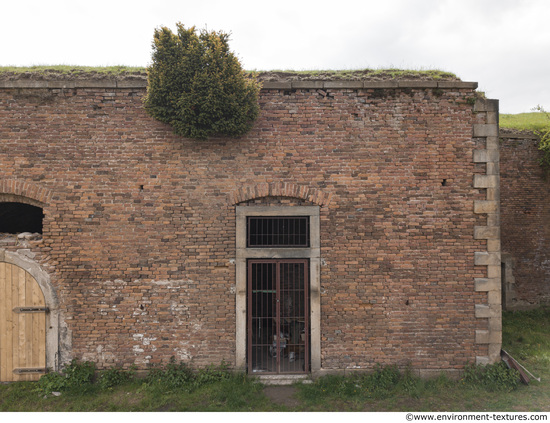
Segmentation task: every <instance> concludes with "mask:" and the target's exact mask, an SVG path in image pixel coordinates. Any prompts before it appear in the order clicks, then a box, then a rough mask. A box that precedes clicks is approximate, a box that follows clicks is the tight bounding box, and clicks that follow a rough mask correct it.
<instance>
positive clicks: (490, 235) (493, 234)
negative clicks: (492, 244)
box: [474, 226, 500, 239]
mask: <svg viewBox="0 0 550 423" xmlns="http://www.w3.org/2000/svg"><path fill="white" fill-rule="evenodd" d="M474 239H500V227H498V226H476V227H474Z"/></svg>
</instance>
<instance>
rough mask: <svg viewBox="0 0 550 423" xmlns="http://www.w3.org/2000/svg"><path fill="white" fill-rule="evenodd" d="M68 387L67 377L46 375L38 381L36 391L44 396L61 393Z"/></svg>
mask: <svg viewBox="0 0 550 423" xmlns="http://www.w3.org/2000/svg"><path fill="white" fill-rule="evenodd" d="M66 387H67V377H66V376H65V375H63V374H61V373H56V372H51V373H46V374H45V375H43V376H41V377H40V379H38V383H37V385H36V390H37V391H38V392H39V393H41V394H44V395H49V394H51V393H52V392H61V391H63V390H65V388H66Z"/></svg>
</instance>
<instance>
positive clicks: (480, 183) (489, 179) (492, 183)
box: [474, 174, 498, 188]
mask: <svg viewBox="0 0 550 423" xmlns="http://www.w3.org/2000/svg"><path fill="white" fill-rule="evenodd" d="M497 187H498V175H479V174H478V175H474V188H497Z"/></svg>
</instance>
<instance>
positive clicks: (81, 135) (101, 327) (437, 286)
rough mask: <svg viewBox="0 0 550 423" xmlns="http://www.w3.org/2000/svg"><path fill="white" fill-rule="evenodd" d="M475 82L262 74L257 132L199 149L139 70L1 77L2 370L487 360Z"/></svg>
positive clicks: (446, 365)
mask: <svg viewBox="0 0 550 423" xmlns="http://www.w3.org/2000/svg"><path fill="white" fill-rule="evenodd" d="M476 87H477V84H475V83H469V82H461V81H457V80H399V79H392V80H381V81H372V80H353V81H342V80H297V79H296V80H290V79H287V80H278V81H266V82H264V86H263V89H262V91H261V95H260V106H261V115H260V118H259V119H258V121H257V122H256V124H255V126H254V128H253V130H252V131H251V132H250V133H248V134H247V135H246V136H244V137H242V138H239V139H229V138H213V139H209V140H207V141H196V140H190V139H182V138H180V137H178V136H175V135H174V134H173V133H172V131H171V128H170V127H168V126H166V125H164V124H162V123H159V122H157V121H155V120H153V119H152V118H151V117H149V116H148V115H147V114H146V113H145V111H144V109H143V104H142V98H143V96H144V94H145V92H146V84H145V81H144V80H142V79H139V78H135V79H118V80H117V79H104V80H97V79H81V80H69V79H63V78H58V79H47V80H36V79H15V80H10V79H9V78H7V79H4V80H3V81H0V122H1V126H0V206H2V207H3V208H2V210H3V211H2V212H1V213H2V214H1V215H0V219H1V220H2V221H4V222H7V223H6V225H7V226H6V225H5V226H3V229H1V230H0V232H3V233H4V234H3V236H2V238H1V239H0V290H3V292H5V293H6V294H5V296H4V297H1V296H0V303H2V304H0V307H2V308H0V325H1V326H0V332H3V330H4V329H5V328H7V327H13V332H14V334H13V336H12V335H10V336H11V338H10V339H5V337H4V338H2V339H0V349H1V353H0V363H1V367H2V369H6V370H3V374H2V375H1V378H0V379H1V380H14V379H17V380H18V379H21V378H32V377H35V376H32V375H35V374H39V371H40V369H42V368H45V367H49V368H53V369H58V368H60V366H61V365H62V364H63V363H65V362H67V361H68V360H69V359H71V358H73V357H76V358H79V359H83V360H92V361H94V362H96V364H97V366H98V367H99V368H106V367H110V366H114V365H124V366H129V365H131V364H136V365H137V366H138V367H139V368H145V367H146V366H147V365H155V364H158V363H161V362H167V361H168V360H169V359H170V357H172V356H174V357H175V358H176V359H177V360H183V361H186V362H189V363H190V364H191V365H192V366H197V367H200V366H205V365H207V364H211V363H214V364H218V363H220V362H221V361H222V360H224V361H225V362H227V363H229V364H230V365H231V366H232V367H234V368H238V369H245V370H247V371H248V372H249V373H251V374H268V373H275V374H285V373H289V374H309V373H312V374H313V375H318V374H323V373H326V372H345V371H355V370H368V369H372V368H373V367H374V366H375V364H376V363H379V364H382V365H385V364H397V365H399V366H405V365H407V364H410V365H411V366H412V367H413V368H414V369H415V370H417V371H419V372H421V373H422V374H430V372H432V371H433V372H439V371H440V370H446V371H449V372H454V371H460V370H461V369H462V368H463V367H464V366H465V365H466V364H467V363H472V362H480V363H486V362H492V361H495V360H497V359H498V357H499V351H500V337H501V320H500V298H501V293H500V269H501V267H500V234H499V230H498V229H499V226H498V224H499V223H498V221H499V198H498V189H499V179H498V127H497V116H498V103H497V102H496V101H492V100H485V99H482V98H480V97H479V96H478V95H476V93H475V88H476ZM35 224H36V225H38V229H37V228H36V227H34V226H33V225H35ZM22 232H23V234H21V233H22ZM25 232H26V234H25ZM36 286H39V287H40V290H38V291H36ZM32 287H34V288H32ZM33 289H34V291H33ZM40 292H41V293H42V295H43V299H41V298H40V295H39V294H40ZM8 297H9V298H11V300H8V299H7V298H8ZM14 310H16V311H14ZM44 328H45V329H44ZM16 339H17V341H15V340H16ZM21 357H23V358H21ZM18 360H19V361H18ZM33 369H34V370H33ZM26 374H29V375H31V376H25V375H26Z"/></svg>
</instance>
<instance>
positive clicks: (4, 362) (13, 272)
mask: <svg viewBox="0 0 550 423" xmlns="http://www.w3.org/2000/svg"><path fill="white" fill-rule="evenodd" d="M46 311H47V309H46V304H45V301H44V295H43V294H42V290H41V289H40V286H39V285H38V282H36V280H35V279H34V278H33V277H32V276H31V275H30V274H29V273H28V272H26V271H25V270H24V269H22V268H20V267H18V266H16V265H13V264H10V263H4V262H0V382H11V381H21V380H38V379H39V378H40V376H41V375H42V374H43V373H45V371H46Z"/></svg>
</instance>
